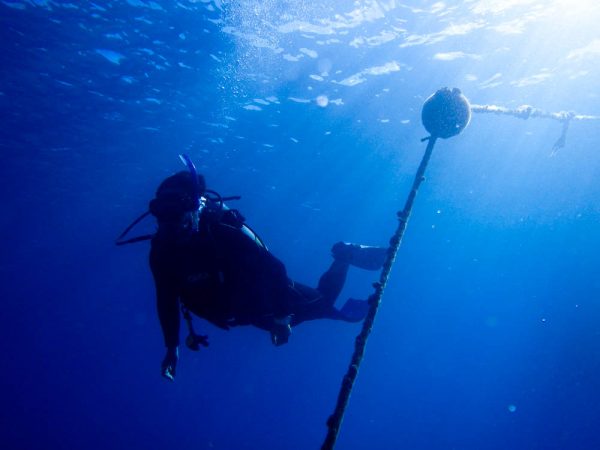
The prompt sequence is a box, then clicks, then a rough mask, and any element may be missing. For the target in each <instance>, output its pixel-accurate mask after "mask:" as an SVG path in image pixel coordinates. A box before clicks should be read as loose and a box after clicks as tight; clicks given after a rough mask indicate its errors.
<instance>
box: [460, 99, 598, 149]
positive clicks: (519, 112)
mask: <svg viewBox="0 0 600 450" xmlns="http://www.w3.org/2000/svg"><path fill="white" fill-rule="evenodd" d="M471 111H472V112H474V113H491V114H502V115H505V116H513V117H518V118H519V119H524V120H527V119H529V118H530V117H539V118H543V119H553V120H557V121H559V122H561V123H562V132H561V134H560V136H559V138H558V139H557V140H556V142H555V143H554V145H553V146H552V154H554V153H556V152H557V151H558V150H559V149H561V148H563V147H564V146H565V144H566V142H567V131H569V124H570V123H571V121H572V120H600V116H589V115H584V114H575V113H573V112H570V111H560V112H548V111H544V110H543V109H538V108H534V107H532V106H529V105H522V106H519V107H518V108H515V109H510V108H504V107H502V106H496V105H471Z"/></svg>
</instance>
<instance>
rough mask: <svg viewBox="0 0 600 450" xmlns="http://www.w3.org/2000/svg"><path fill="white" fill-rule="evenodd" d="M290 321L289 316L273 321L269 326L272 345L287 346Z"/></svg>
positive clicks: (290, 332)
mask: <svg viewBox="0 0 600 450" xmlns="http://www.w3.org/2000/svg"><path fill="white" fill-rule="evenodd" d="M291 320H292V318H291V316H285V317H282V318H275V319H273V325H272V326H271V342H273V345H276V346H277V347H279V346H280V345H283V344H287V342H288V341H289V339H290V336H291V334H292V326H291V325H290V322H291Z"/></svg>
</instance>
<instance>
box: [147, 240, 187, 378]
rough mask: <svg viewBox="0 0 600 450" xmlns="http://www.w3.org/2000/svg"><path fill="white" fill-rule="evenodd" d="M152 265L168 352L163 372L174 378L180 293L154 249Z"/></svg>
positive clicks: (159, 317) (157, 304) (163, 364)
mask: <svg viewBox="0 0 600 450" xmlns="http://www.w3.org/2000/svg"><path fill="white" fill-rule="evenodd" d="M150 267H151V269H152V275H153V276H154V284H155V288H156V309H157V312H158V319H159V321H160V326H161V328H162V332H163V337H164V341H165V346H166V347H167V353H166V355H165V358H164V359H163V362H162V374H163V376H165V377H166V378H168V379H170V380H173V378H174V377H175V368H176V365H177V359H178V346H179V326H180V317H179V293H178V291H177V283H176V281H175V279H174V277H173V276H172V275H171V273H170V270H169V269H168V266H167V265H166V264H165V263H164V260H163V259H161V258H159V257H158V255H157V252H156V251H154V249H153V250H152V251H151V252H150Z"/></svg>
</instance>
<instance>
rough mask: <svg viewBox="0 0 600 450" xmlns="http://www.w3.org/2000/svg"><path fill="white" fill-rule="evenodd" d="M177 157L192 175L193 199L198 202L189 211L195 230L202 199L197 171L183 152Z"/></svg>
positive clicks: (197, 224)
mask: <svg viewBox="0 0 600 450" xmlns="http://www.w3.org/2000/svg"><path fill="white" fill-rule="evenodd" d="M179 159H180V160H181V162H182V163H183V164H185V165H186V167H187V168H188V170H189V171H190V175H191V177H192V186H193V189H194V194H193V195H194V197H195V200H196V201H197V202H198V207H197V208H196V209H195V210H194V211H192V212H191V217H192V230H193V231H194V232H197V231H198V227H199V223H200V211H201V209H202V199H201V195H202V193H201V192H200V184H199V183H198V171H197V170H196V166H195V165H194V163H193V161H192V159H191V158H190V157H189V156H188V155H186V154H185V153H182V154H180V155H179Z"/></svg>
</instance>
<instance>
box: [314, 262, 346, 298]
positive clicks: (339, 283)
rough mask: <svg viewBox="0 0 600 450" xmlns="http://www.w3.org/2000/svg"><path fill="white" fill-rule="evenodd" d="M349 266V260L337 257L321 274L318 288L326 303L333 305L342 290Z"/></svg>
mask: <svg viewBox="0 0 600 450" xmlns="http://www.w3.org/2000/svg"><path fill="white" fill-rule="evenodd" d="M349 267H350V265H349V264H348V263H347V262H345V261H339V260H337V259H336V260H334V261H333V263H331V266H329V269H327V271H326V272H325V273H324V274H323V275H321V278H320V279H319V285H318V286H317V290H318V291H319V292H320V294H321V295H322V297H323V299H322V301H323V302H324V303H327V304H328V305H330V306H333V304H334V303H335V301H336V299H337V298H338V296H339V295H340V292H342V288H343V287H344V283H345V282H346V277H347V275H348V268H349Z"/></svg>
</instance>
